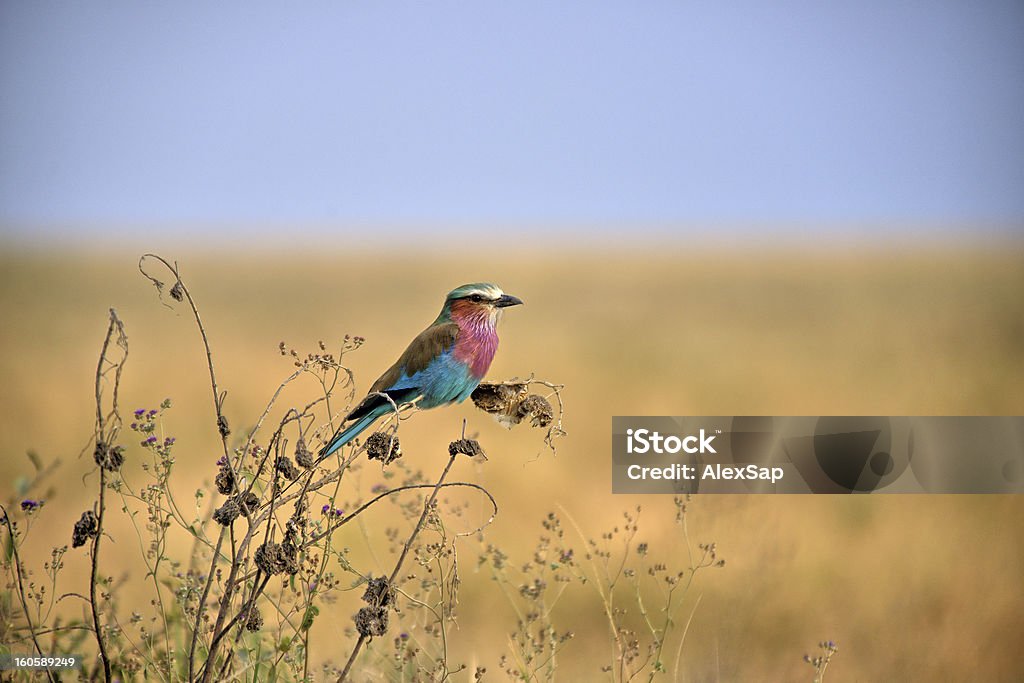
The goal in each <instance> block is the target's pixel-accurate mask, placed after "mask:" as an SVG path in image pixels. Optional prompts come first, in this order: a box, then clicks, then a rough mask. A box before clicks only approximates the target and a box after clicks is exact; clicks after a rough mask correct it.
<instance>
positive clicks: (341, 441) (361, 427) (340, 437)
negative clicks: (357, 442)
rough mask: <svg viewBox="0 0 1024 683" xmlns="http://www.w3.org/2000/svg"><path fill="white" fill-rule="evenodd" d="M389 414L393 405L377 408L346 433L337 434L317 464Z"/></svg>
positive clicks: (322, 452)
mask: <svg viewBox="0 0 1024 683" xmlns="http://www.w3.org/2000/svg"><path fill="white" fill-rule="evenodd" d="M388 412H391V404H384V405H382V406H377V407H376V408H374V409H373V410H371V411H370V412H369V413H368V414H366V415H364V416H363V417H361V418H359V419H358V420H356V421H355V422H353V423H352V424H351V425H350V426H349V427H346V428H345V430H344V431H341V432H338V433H337V434H335V435H334V438H333V439H331V441H330V443H328V444H327V445H326V446H324V447H323V449H322V450H321V451H320V456H319V457H318V458H317V462H319V461H320V460H323V459H324V458H326V457H327V456H329V455H331V454H332V453H334V452H335V451H337V450H338V449H339V448H342V447H343V446H345V445H346V444H348V443H349V442H351V441H352V439H354V438H356V437H357V436H359V435H360V434H362V433H363V432H364V431H365V430H366V428H367V427H369V426H370V425H372V424H373V423H374V422H376V421H377V418H379V417H380V416H381V415H384V414H385V413H388Z"/></svg>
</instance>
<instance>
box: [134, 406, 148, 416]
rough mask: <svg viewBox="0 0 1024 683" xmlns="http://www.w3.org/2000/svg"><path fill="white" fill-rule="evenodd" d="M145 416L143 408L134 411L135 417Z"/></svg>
mask: <svg viewBox="0 0 1024 683" xmlns="http://www.w3.org/2000/svg"><path fill="white" fill-rule="evenodd" d="M145 414H146V409H145V408H139V409H137V410H136V411H135V417H142V416H143V415H145Z"/></svg>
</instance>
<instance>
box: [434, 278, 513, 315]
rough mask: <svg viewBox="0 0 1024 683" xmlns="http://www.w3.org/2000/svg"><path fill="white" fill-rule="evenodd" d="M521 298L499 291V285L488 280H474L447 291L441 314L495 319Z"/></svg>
mask: <svg viewBox="0 0 1024 683" xmlns="http://www.w3.org/2000/svg"><path fill="white" fill-rule="evenodd" d="M522 303H523V302H522V300H521V299H519V298H518V297H514V296H512V295H511V294H506V293H505V292H503V291H501V287H499V286H498V285H495V284H491V283H489V282H474V283H473V284H469V285H462V286H461V287H456V288H455V289H453V290H452V291H450V292H448V296H447V297H446V298H445V301H444V310H443V311H442V316H443V315H445V314H446V313H447V314H448V316H450V317H454V318H462V317H465V318H472V319H483V318H486V319H488V320H490V321H495V320H497V317H498V313H499V312H501V310H502V309H504V308H508V307H509V306H519V305H520V304H522Z"/></svg>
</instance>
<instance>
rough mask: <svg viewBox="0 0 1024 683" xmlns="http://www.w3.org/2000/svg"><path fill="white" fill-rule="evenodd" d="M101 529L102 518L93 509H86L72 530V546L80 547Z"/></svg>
mask: <svg viewBox="0 0 1024 683" xmlns="http://www.w3.org/2000/svg"><path fill="white" fill-rule="evenodd" d="M99 531H100V520H99V518H98V517H96V513H95V512H93V511H92V510H86V511H85V512H83V513H82V516H81V517H80V518H79V519H78V521H77V522H75V529H74V531H72V532H71V547H72V548H79V547H81V546H83V545H85V544H86V542H87V541H88V540H89V539H90V538H93V537H94V536H96V534H98V533H99Z"/></svg>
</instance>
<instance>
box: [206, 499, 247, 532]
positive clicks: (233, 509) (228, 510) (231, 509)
mask: <svg viewBox="0 0 1024 683" xmlns="http://www.w3.org/2000/svg"><path fill="white" fill-rule="evenodd" d="M241 512H242V510H241V508H240V507H239V506H238V502H237V501H236V500H235V499H234V498H228V499H227V500H226V501H224V504H223V505H221V506H220V507H219V508H217V509H216V510H214V511H213V521H215V522H217V524H220V525H221V526H230V525H231V523H232V522H233V521H235V520H236V519H238V515H240V514H241Z"/></svg>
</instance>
